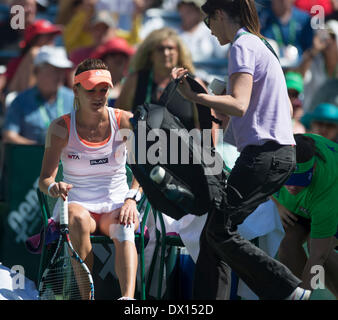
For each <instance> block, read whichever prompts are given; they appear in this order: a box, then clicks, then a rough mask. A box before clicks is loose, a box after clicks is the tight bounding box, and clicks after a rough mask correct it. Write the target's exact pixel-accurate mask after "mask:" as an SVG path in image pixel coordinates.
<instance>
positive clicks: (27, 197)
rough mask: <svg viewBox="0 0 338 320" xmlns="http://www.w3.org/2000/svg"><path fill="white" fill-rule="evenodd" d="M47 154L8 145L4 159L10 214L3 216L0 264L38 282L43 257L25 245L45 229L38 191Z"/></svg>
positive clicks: (39, 147) (36, 148) (5, 188)
mask: <svg viewBox="0 0 338 320" xmlns="http://www.w3.org/2000/svg"><path fill="white" fill-rule="evenodd" d="M43 152H44V147H43V146H26V145H12V144H8V145H6V146H5V155H4V171H3V179H4V200H5V203H6V210H5V211H2V213H1V216H0V219H1V220H2V223H1V224H2V229H3V231H2V233H1V235H0V262H2V264H3V265H4V266H6V267H8V268H12V267H13V266H16V265H19V266H22V267H23V270H24V272H25V276H26V277H28V278H29V279H31V280H33V281H36V280H37V275H38V267H39V259H40V255H33V254H31V253H29V252H28V251H27V249H26V247H25V241H26V239H27V238H28V237H30V236H32V235H34V234H36V233H38V232H39V231H40V229H41V227H42V220H41V213H40V207H39V203H38V198H37V194H36V189H37V187H38V179H39V175H40V169H41V162H42V157H43Z"/></svg>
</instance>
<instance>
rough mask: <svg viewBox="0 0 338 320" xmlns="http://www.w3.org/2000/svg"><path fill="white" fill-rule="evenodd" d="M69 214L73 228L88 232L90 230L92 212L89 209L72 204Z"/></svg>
mask: <svg viewBox="0 0 338 320" xmlns="http://www.w3.org/2000/svg"><path fill="white" fill-rule="evenodd" d="M68 214H69V226H70V228H71V229H73V230H75V229H76V230H77V231H78V232H86V233H88V232H89V231H90V214H89V212H88V211H87V210H85V209H84V208H81V207H79V206H74V205H70V206H69V210H68Z"/></svg>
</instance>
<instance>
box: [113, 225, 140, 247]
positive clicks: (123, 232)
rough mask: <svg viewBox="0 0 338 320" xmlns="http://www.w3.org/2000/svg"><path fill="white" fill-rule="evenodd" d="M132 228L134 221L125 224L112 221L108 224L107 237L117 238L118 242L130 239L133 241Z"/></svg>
mask: <svg viewBox="0 0 338 320" xmlns="http://www.w3.org/2000/svg"><path fill="white" fill-rule="evenodd" d="M134 228H135V225H134V223H131V224H127V225H123V224H119V223H113V224H111V225H110V226H109V237H110V238H111V239H117V240H118V241H120V242H123V241H130V242H132V243H135V234H134Z"/></svg>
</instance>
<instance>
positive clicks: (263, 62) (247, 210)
mask: <svg viewBox="0 0 338 320" xmlns="http://www.w3.org/2000/svg"><path fill="white" fill-rule="evenodd" d="M202 10H203V11H204V13H205V14H206V18H205V23H206V25H207V26H208V27H209V28H210V30H211V33H212V34H213V35H214V36H215V37H217V39H218V41H219V43H220V45H226V44H228V43H231V48H230V56H229V69H228V71H229V83H228V88H227V92H228V94H227V95H217V96H214V95H209V94H203V93H195V92H193V91H192V90H191V89H190V86H189V84H188V82H187V80H186V79H185V78H184V77H183V78H182V80H181V81H180V85H179V90H180V92H181V94H182V95H184V96H185V97H186V98H187V99H189V100H191V101H194V102H195V103H198V104H201V105H205V106H207V107H209V108H212V109H214V110H215V111H216V113H218V114H221V115H222V116H223V117H224V115H226V116H228V117H229V119H230V126H231V129H232V132H233V136H234V140H235V143H236V146H237V149H238V151H240V156H239V158H238V160H237V162H236V164H235V166H234V168H233V170H232V172H231V174H230V176H229V179H228V183H227V187H226V196H225V199H224V201H223V203H222V205H221V207H220V208H219V209H218V210H217V209H216V210H213V211H211V212H209V217H208V221H207V223H206V226H205V227H204V230H203V233H202V236H201V240H200V241H201V251H200V256H199V259H198V261H197V265H196V272H197V274H198V277H195V279H196V280H195V286H196V287H197V288H200V291H201V290H202V285H201V283H202V282H203V274H205V268H207V266H208V258H207V256H208V255H209V257H210V251H211V252H213V254H214V255H216V256H217V257H219V259H220V260H221V261H223V263H226V264H227V265H228V266H230V268H231V269H232V270H233V271H234V272H235V273H236V274H237V275H238V276H239V277H240V278H241V279H242V280H243V281H244V282H245V283H246V284H247V285H248V287H249V288H250V289H251V290H252V291H253V292H255V294H256V295H257V296H258V297H260V299H287V300H307V299H309V296H310V293H311V291H309V290H304V289H302V288H300V287H298V286H299V284H300V283H301V281H300V280H299V279H298V278H297V277H295V276H294V275H293V274H292V273H291V272H290V270H289V269H287V268H286V267H285V266H284V265H282V264H281V263H280V262H278V261H277V260H275V259H273V258H271V257H270V256H268V255H267V254H266V253H265V252H263V251H262V250H260V249H259V248H257V247H256V246H255V245H254V244H252V243H251V242H249V241H247V240H245V239H243V238H242V237H241V236H240V235H239V233H238V232H237V226H238V225H239V224H241V223H242V222H243V221H244V220H245V218H246V217H247V216H249V215H250V214H251V213H252V212H253V211H254V210H255V209H256V208H257V206H258V205H259V204H261V203H263V202H265V201H266V200H267V199H268V197H269V196H271V195H272V194H273V193H275V192H276V191H278V190H279V189H280V188H281V187H282V185H283V184H284V182H285V181H287V179H288V177H289V176H290V174H291V173H292V172H293V170H294V169H295V148H294V145H295V141H294V138H293V133H292V124H291V112H290V110H291V109H290V108H291V105H290V100H289V98H288V93H287V88H286V83H285V78H284V75H283V71H282V68H281V66H280V64H279V61H278V58H277V57H276V56H275V55H274V52H273V49H272V48H271V46H270V45H269V44H268V42H267V41H266V40H265V39H264V38H263V36H262V35H261V34H260V25H259V20H258V15H257V12H256V8H255V4H254V0H236V1H234V0H207V1H206V3H205V4H204V5H203V6H202ZM185 73H186V70H185V69H183V68H176V69H174V70H173V72H172V75H173V77H174V78H177V77H181V76H183V75H185ZM203 270H204V272H203ZM216 272H219V271H216ZM224 276H226V275H221V274H220V275H219V279H220V281H223V283H227V281H228V279H226V280H224V279H221V278H222V277H224ZM198 282H200V284H199V283H198ZM204 283H207V281H204ZM209 287H210V285H209ZM194 291H195V296H196V297H199V298H205V297H204V296H203V295H198V293H197V289H196V288H195V289H194ZM209 298H210V297H209ZM215 298H216V299H217V298H219V297H218V296H217V293H216V297H215Z"/></svg>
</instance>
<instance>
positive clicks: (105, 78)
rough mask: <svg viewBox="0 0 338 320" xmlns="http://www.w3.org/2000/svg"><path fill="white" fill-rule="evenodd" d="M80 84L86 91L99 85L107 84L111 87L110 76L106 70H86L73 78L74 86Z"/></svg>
mask: <svg viewBox="0 0 338 320" xmlns="http://www.w3.org/2000/svg"><path fill="white" fill-rule="evenodd" d="M78 83H81V85H82V87H84V88H85V89H86V90H91V89H93V88H94V87H95V86H96V85H98V84H99V83H107V84H108V85H110V86H111V87H113V83H112V81H111V74H110V72H109V71H108V70H102V69H99V70H88V71H85V72H82V73H80V74H78V75H77V76H75V77H74V85H75V84H78Z"/></svg>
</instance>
